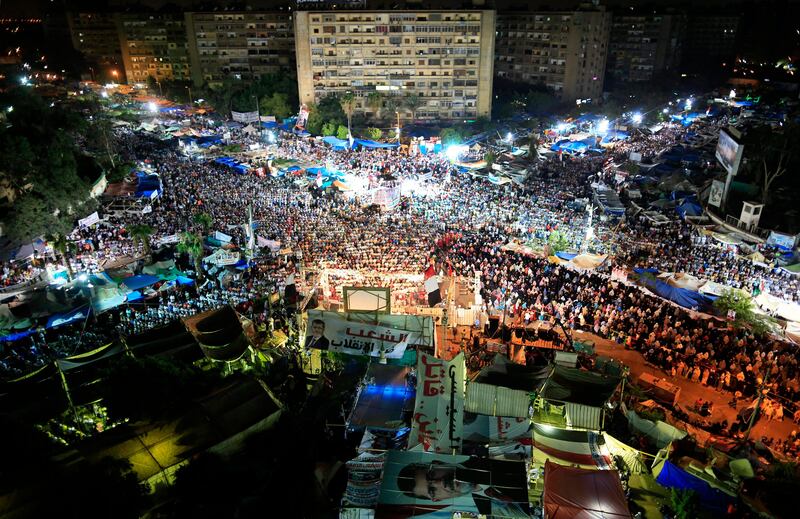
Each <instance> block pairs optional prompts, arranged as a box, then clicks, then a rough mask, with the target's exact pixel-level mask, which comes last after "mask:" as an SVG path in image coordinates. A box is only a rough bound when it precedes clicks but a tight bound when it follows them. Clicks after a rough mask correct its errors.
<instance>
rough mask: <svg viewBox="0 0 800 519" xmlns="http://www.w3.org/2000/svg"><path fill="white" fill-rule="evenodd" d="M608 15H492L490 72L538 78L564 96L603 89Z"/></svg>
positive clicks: (523, 79) (522, 78)
mask: <svg viewBox="0 0 800 519" xmlns="http://www.w3.org/2000/svg"><path fill="white" fill-rule="evenodd" d="M610 29H611V15H610V14H609V13H606V12H605V11H604V10H603V9H602V8H600V9H598V10H595V11H575V12H520V13H503V14H499V15H498V17H497V36H496V43H495V48H496V61H495V73H496V74H497V76H498V77H502V78H506V79H510V80H513V81H521V82H525V83H531V84H543V85H545V86H547V87H548V88H550V89H552V90H553V91H554V92H556V93H557V94H558V95H560V96H561V98H562V99H563V100H565V101H575V100H576V99H597V98H599V97H600V96H601V95H602V94H603V78H604V75H605V68H606V54H607V52H608V38H609V31H610Z"/></svg>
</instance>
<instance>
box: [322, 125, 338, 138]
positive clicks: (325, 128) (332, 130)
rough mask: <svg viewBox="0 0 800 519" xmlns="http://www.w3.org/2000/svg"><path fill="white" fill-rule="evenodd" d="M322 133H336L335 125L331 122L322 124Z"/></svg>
mask: <svg viewBox="0 0 800 519" xmlns="http://www.w3.org/2000/svg"><path fill="white" fill-rule="evenodd" d="M322 135H324V136H325V137H328V136H330V135H336V125H335V124H334V123H331V122H327V123H325V124H323V125H322Z"/></svg>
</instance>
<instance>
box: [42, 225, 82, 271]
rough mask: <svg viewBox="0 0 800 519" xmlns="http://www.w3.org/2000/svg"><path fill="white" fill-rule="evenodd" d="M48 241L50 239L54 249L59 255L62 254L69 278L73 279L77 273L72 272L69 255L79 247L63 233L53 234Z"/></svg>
mask: <svg viewBox="0 0 800 519" xmlns="http://www.w3.org/2000/svg"><path fill="white" fill-rule="evenodd" d="M47 241H49V242H50V244H51V245H52V246H53V250H54V251H55V252H57V253H58V255H59V256H61V263H62V264H63V265H64V267H65V268H66V269H67V278H69V280H70V281H72V278H73V277H75V275H74V273H73V272H72V264H71V263H70V259H69V257H70V255H71V254H73V253H75V251H77V250H78V248H77V247H76V245H75V244H74V243H73V242H71V241H69V240H68V239H67V237H66V236H64V235H63V234H56V235H54V236H51V237H50V238H49V239H48V240H47Z"/></svg>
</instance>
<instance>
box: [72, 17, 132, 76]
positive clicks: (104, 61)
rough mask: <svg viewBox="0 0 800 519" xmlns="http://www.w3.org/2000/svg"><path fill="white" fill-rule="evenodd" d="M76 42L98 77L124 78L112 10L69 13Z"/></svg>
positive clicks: (73, 38) (73, 43) (73, 37)
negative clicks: (106, 11) (109, 11)
mask: <svg viewBox="0 0 800 519" xmlns="http://www.w3.org/2000/svg"><path fill="white" fill-rule="evenodd" d="M67 23H68V25H69V31H70V36H71V37H72V46H73V47H74V48H75V50H77V51H78V52H80V53H81V54H83V57H84V58H85V59H86V62H87V64H88V66H89V67H90V68H91V72H92V76H94V78H95V79H99V78H101V77H103V78H109V79H123V76H122V75H123V74H124V73H125V70H124V67H123V65H122V51H121V50H120V43H119V34H117V24H116V22H115V21H114V15H113V14H112V13H103V12H92V13H82V12H74V13H67Z"/></svg>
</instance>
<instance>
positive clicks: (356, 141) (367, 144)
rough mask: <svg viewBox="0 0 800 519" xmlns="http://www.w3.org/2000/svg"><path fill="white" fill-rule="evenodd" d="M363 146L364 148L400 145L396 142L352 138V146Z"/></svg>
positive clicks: (395, 146)
mask: <svg viewBox="0 0 800 519" xmlns="http://www.w3.org/2000/svg"><path fill="white" fill-rule="evenodd" d="M356 146H363V147H365V148H397V147H398V146H400V143H398V142H377V141H371V140H368V139H353V147H354V148H355V147H356Z"/></svg>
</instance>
